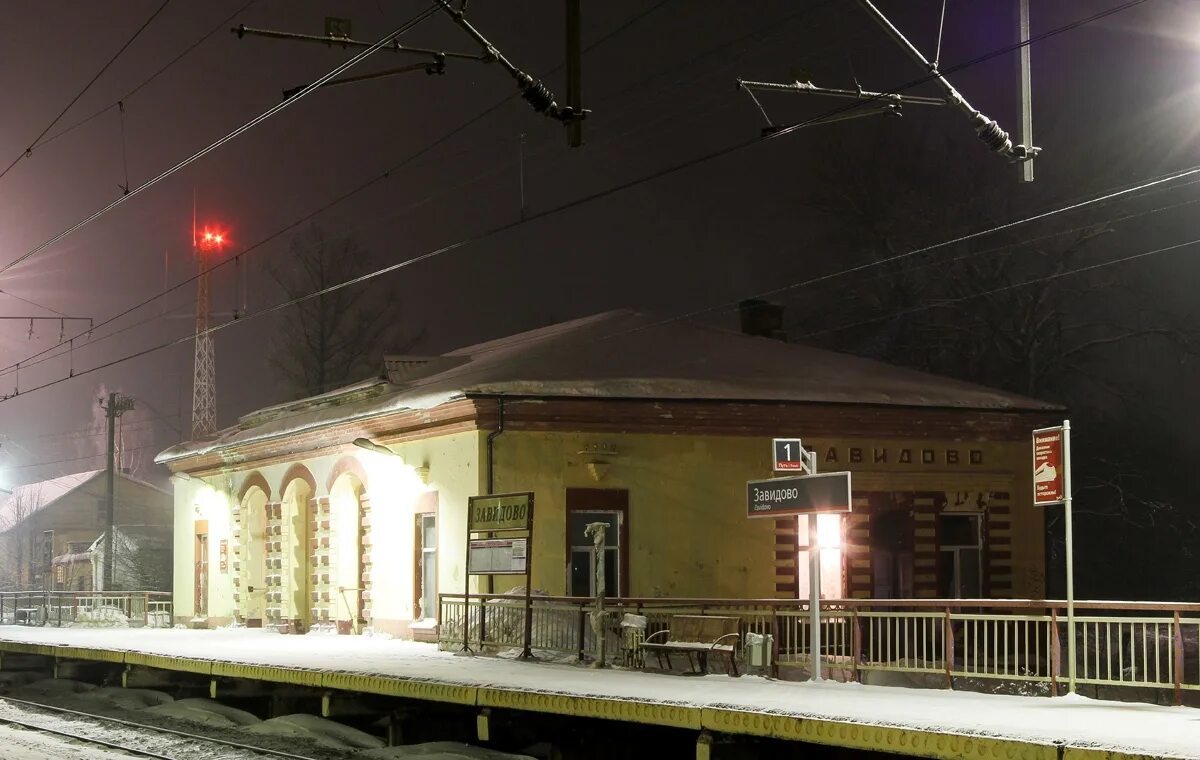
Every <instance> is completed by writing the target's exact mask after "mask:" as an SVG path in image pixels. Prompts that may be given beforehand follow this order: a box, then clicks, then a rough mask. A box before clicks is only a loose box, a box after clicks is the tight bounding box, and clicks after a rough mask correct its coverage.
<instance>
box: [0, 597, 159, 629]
mask: <svg viewBox="0 0 1200 760" xmlns="http://www.w3.org/2000/svg"><path fill="white" fill-rule="evenodd" d="M0 624H2V625H14V624H15V625H39V626H55V627H60V628H61V627H64V626H97V627H103V626H129V627H132V628H170V627H171V594H170V593H169V592H166V591H112V592H104V591H0Z"/></svg>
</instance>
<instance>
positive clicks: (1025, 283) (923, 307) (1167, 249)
mask: <svg viewBox="0 0 1200 760" xmlns="http://www.w3.org/2000/svg"><path fill="white" fill-rule="evenodd" d="M1197 244H1200V238H1196V239H1194V240H1188V241H1187V242H1183V243H1175V244H1174V245H1166V246H1162V247H1160V248H1153V249H1151V250H1149V251H1142V252H1141V253H1134V254H1131V255H1129V256H1121V257H1119V258H1115V259H1109V260H1108V261H1101V262H1098V263H1096V264H1088V265H1087V266H1082V267H1077V268H1075V269H1068V270H1065V271H1062V272H1055V273H1053V274H1049V275H1045V276H1043V277H1033V278H1030V279H1028V280H1022V281H1021V282H1014V283H1010V284H1008V285H1002V286H1000V287H997V288H992V289H991V290H985V291H982V292H979V293H968V294H966V295H963V296H957V297H954V298H939V299H938V300H937V301H934V302H932V303H927V304H920V305H918V306H911V307H908V308H905V309H899V310H897V311H894V312H892V313H890V314H884V315H881V316H877V317H872V318H870V319H864V320H861V321H858V322H854V323H851V324H846V325H840V326H838V327H831V328H827V329H824V330H816V331H814V332H810V333H806V334H804V335H801V336H800V337H802V338H811V337H813V336H816V335H825V334H827V333H833V332H842V331H843V330H849V329H851V328H855V327H862V326H864V325H869V324H873V323H875V322H882V321H884V320H888V319H895V318H896V317H902V316H905V315H906V314H914V313H917V312H921V311H928V310H930V309H937V308H942V307H946V306H953V305H955V304H960V303H964V302H966V301H970V300H973V299H976V298H984V297H986V296H992V295H996V294H997V293H1004V292H1006V291H1009V290H1016V289H1018V288H1026V287H1029V286H1030V285H1037V284H1039V283H1043V282H1051V281H1053V280H1059V279H1062V278H1064V277H1073V276H1075V275H1077V274H1083V273H1085V272H1094V271H1096V270H1097V269H1106V268H1108V267H1112V266H1117V265H1118V264H1127V263H1129V262H1131V261H1137V260H1139V259H1145V258H1149V257H1151V256H1158V255H1159V254H1163V253H1171V252H1173V251H1178V250H1180V249H1183V248H1189V247H1191V246H1193V245H1197Z"/></svg>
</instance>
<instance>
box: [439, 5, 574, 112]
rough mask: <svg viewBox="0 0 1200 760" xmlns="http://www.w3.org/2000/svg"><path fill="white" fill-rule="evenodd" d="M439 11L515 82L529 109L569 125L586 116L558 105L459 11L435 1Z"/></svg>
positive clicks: (536, 82) (541, 83) (541, 85)
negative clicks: (440, 9) (443, 12)
mask: <svg viewBox="0 0 1200 760" xmlns="http://www.w3.org/2000/svg"><path fill="white" fill-rule="evenodd" d="M437 2H438V4H439V5H441V6H442V9H443V10H444V11H446V13H447V14H448V15H449V16H450V18H451V19H452V20H453V21H454V23H455V24H458V25H459V26H460V27H461V28H462V29H463V31H465V32H466V33H467V34H469V35H470V36H471V38H472V39H474V40H475V42H477V43H478V44H479V45H480V46H481V47H482V48H483V49H484V52H485V54H486V55H487V56H488V59H489V60H492V61H495V62H496V63H498V64H500V65H501V66H502V67H503V68H504V70H505V71H507V72H508V73H509V75H510V76H512V78H513V79H514V80H516V82H517V87H518V88H519V89H520V90H521V97H523V98H524V99H525V100H527V101H529V105H531V106H533V110H535V111H537V112H538V113H542V114H545V115H546V116H549V117H550V118H552V119H557V120H559V121H561V122H563V123H566V124H569V123H571V122H573V121H576V120H578V119H582V118H584V117H585V116H587V114H588V112H587V110H586V109H576V108H573V107H572V106H570V105H565V106H560V105H559V104H558V101H557V99H556V98H555V96H554V93H553V92H551V91H550V88H549V87H547V86H546V84H545V83H544V82H542V81H541V80H540V79H535V78H534V77H533V75H531V74H527V73H525V72H524V71H522V70H521V69H519V68H517V66H516V65H515V64H514V63H513V62H512V61H510V60H508V58H507V57H506V56H505V55H504V53H501V52H500V50H499V49H498V48H497V47H496V46H495V45H493V44H492V43H491V41H490V40H488V38H487V37H485V36H483V33H482V32H480V31H479V30H478V29H476V28H475V26H474V25H473V24H472V23H471V22H470V21H467V16H466V14H465V13H464V12H463V11H461V10H455V9H454V6H452V5H450V3H449V2H447V0H437Z"/></svg>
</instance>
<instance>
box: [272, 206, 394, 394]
mask: <svg viewBox="0 0 1200 760" xmlns="http://www.w3.org/2000/svg"><path fill="white" fill-rule="evenodd" d="M371 269H372V263H371V257H370V256H369V255H368V254H367V252H366V251H364V250H363V249H362V248H361V247H360V246H359V245H358V243H357V242H356V241H355V239H354V238H353V237H352V236H349V235H340V236H334V235H330V234H328V233H327V232H326V231H325V230H324V229H322V228H321V227H319V226H317V225H315V224H314V225H311V226H309V227H308V229H307V230H305V231H304V232H302V233H298V234H297V235H295V236H294V237H293V238H292V240H291V244H290V248H289V255H288V256H287V258H286V260H285V261H283V262H276V263H272V264H269V265H268V267H267V273H268V274H269V275H270V277H271V279H272V280H274V281H275V283H276V284H277V285H278V286H279V287H280V288H281V289H282V290H283V292H284V293H286V294H287V295H288V297H289V298H293V299H295V298H301V297H303V296H307V295H310V294H312V293H316V294H317V295H316V296H314V297H313V298H310V299H308V300H305V301H303V302H301V303H299V304H297V305H296V306H293V307H292V308H291V309H289V310H288V312H287V317H286V318H287V319H288V321H289V324H288V326H287V327H286V328H285V329H283V330H282V331H281V334H280V337H279V340H277V341H276V342H275V349H274V351H273V353H272V355H271V356H270V361H271V365H272V367H273V368H274V369H275V371H276V373H277V374H278V376H279V378H280V379H281V380H283V381H284V382H285V383H286V384H287V385H288V387H289V388H290V390H292V391H293V392H294V393H295V394H296V395H297V396H299V397H304V396H313V395H317V394H320V393H325V392H327V391H329V390H332V389H334V388H337V387H339V386H342V385H346V384H348V383H351V382H354V381H356V380H361V379H364V378H365V377H368V376H369V375H371V374H373V373H377V372H378V370H379V366H380V362H381V361H382V357H383V354H384V353H388V352H394V351H397V350H400V351H402V350H404V349H405V348H407V347H408V346H410V345H411V344H412V343H413V342H415V338H414V337H413V334H412V333H411V332H408V331H405V330H404V329H403V327H402V325H401V320H400V307H399V303H398V302H397V301H395V300H394V299H389V298H386V297H382V296H375V294H374V293H373V292H371V291H365V290H364V288H362V287H350V288H342V289H340V290H335V291H333V292H330V293H325V292H323V291H325V290H326V289H327V288H329V287H331V286H333V285H337V284H340V283H342V282H345V281H347V280H350V279H353V278H354V277H357V276H359V275H361V274H365V273H366V272H368V271H371ZM373 296H375V297H373Z"/></svg>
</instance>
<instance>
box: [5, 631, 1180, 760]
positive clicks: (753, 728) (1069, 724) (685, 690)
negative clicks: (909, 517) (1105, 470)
mask: <svg viewBox="0 0 1200 760" xmlns="http://www.w3.org/2000/svg"><path fill="white" fill-rule="evenodd" d="M6 655H38V656H42V657H52V658H54V660H55V662H75V661H82V662H89V661H90V662H104V663H117V664H124V665H125V666H127V667H143V668H154V669H162V670H168V671H178V672H183V673H190V674H195V675H200V676H205V677H209V678H212V679H222V678H229V679H248V680H255V681H264V682H272V683H279V684H291V685H297V686H303V687H311V688H316V689H323V690H330V691H344V692H351V693H359V694H376V695H383V696H390V697H403V698H409V699H417V700H426V701H430V702H445V703H454V704H459V705H466V706H471V707H476V708H480V709H482V708H491V709H501V710H517V711H529V712H535V713H554V714H558V715H565V716H573V717H583V718H598V719H604V720H614V721H628V722H634V723H644V724H653V725H660V726H669V727H675V728H684V729H692V730H695V731H697V732H702V731H708V732H712V733H719V734H728V735H746V736H757V737H771V738H775V739H784V740H794V741H800V742H810V743H814V744H823V745H830V746H837V747H844V748H850V749H860V750H871V751H880V752H890V753H897V754H903V755H913V756H918V757H932V758H1013V759H1020V760H1025V759H1029V760H1034V759H1037V760H1043V759H1044V760H1099V759H1100V758H1108V759H1111V760H1118V759H1120V758H1147V757H1172V758H1200V710H1197V709H1195V708H1189V707H1165V706H1158V705H1148V704H1140V703H1124V702H1109V701H1101V700H1092V699H1087V698H1083V697H1079V696H1066V697H1057V698H1047V697H1019V696H1000V695H988V694H975V693H965V692H953V691H939V690H930V689H909V688H901V687H892V686H864V685H861V684H853V683H850V684H846V683H833V682H825V683H797V682H790V681H775V680H771V679H767V678H763V677H759V676H742V677H739V678H732V677H730V676H727V675H717V674H710V675H705V676H682V675H677V674H668V673H655V672H638V671H630V670H620V669H604V670H596V669H591V668H587V667H580V666H576V665H571V664H562V663H552V662H522V661H514V660H511V659H505V658H496V657H483V656H459V655H455V654H452V653H449V652H440V651H438V650H437V648H436V646H435V645H433V644H424V643H418V642H412V641H399V640H390V639H385V638H380V637H371V636H336V635H329V634H309V635H305V636H288V635H282V634H279V633H275V632H272V631H265V630H261V629H226V630H184V629H93V628H34V627H25V626H12V625H9V626H0V667H2V666H3V659H4V657H5V656H6Z"/></svg>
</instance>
